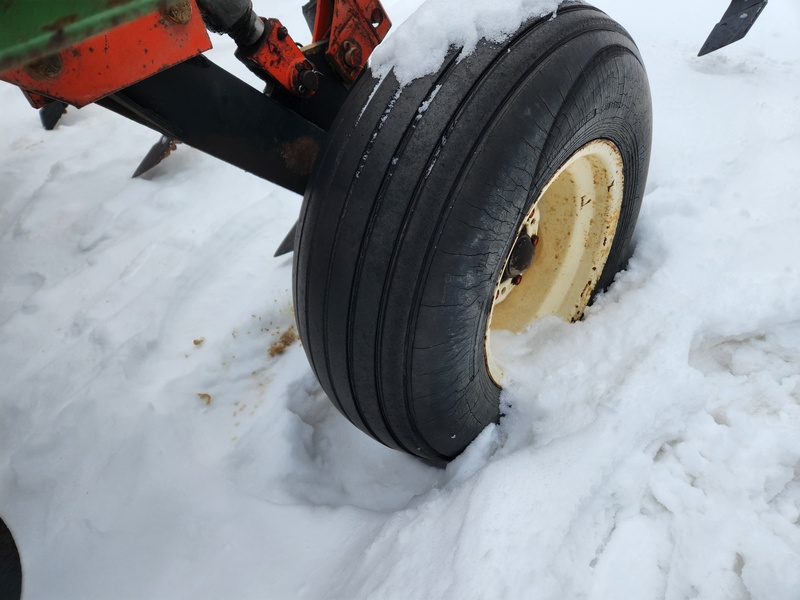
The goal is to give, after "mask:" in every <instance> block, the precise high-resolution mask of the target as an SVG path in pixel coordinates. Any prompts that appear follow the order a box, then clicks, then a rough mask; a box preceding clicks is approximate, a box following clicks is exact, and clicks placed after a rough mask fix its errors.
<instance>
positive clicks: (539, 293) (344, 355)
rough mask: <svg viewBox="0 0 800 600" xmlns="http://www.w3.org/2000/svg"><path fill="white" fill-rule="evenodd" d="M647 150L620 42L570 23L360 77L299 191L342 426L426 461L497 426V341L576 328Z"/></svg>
mask: <svg viewBox="0 0 800 600" xmlns="http://www.w3.org/2000/svg"><path fill="white" fill-rule="evenodd" d="M650 144H651V105H650V94H649V88H648V83H647V76H646V74H645V71H644V68H643V66H642V61H641V58H640V56H639V53H638V50H637V48H636V46H635V44H634V43H633V41H632V40H631V39H630V36H629V35H628V34H627V32H626V31H625V30H624V29H623V28H622V27H620V26H619V25H618V24H617V23H615V22H614V21H613V20H612V19H610V18H609V17H608V16H606V15H605V14H604V13H602V12H601V11H599V10H597V9H595V8H593V7H591V6H588V5H585V4H576V3H568V4H565V5H563V6H562V7H561V8H560V9H559V12H558V16H557V17H556V18H543V19H537V20H534V21H531V22H529V23H526V24H525V25H524V26H523V27H521V28H520V29H519V31H518V32H517V33H516V34H515V35H513V36H512V37H511V38H509V39H508V40H507V41H505V42H503V43H490V42H486V41H483V42H481V43H480V44H479V45H478V47H477V48H476V50H475V51H474V52H473V53H471V54H470V55H469V56H467V57H466V58H463V59H459V53H458V51H457V50H453V52H451V54H450V55H449V56H448V58H447V60H446V61H445V64H444V65H443V66H442V67H441V68H440V70H439V71H438V72H437V73H435V74H431V75H429V76H426V77H423V78H420V79H417V80H415V81H413V82H412V83H411V84H410V85H408V86H405V87H402V88H401V86H399V84H398V83H397V80H396V79H395V78H394V76H393V75H392V74H389V75H388V76H387V77H385V78H384V79H383V80H382V81H377V80H376V79H375V78H374V77H371V76H370V75H369V74H366V75H365V76H363V77H362V78H361V80H360V81H359V82H358V83H357V85H356V86H355V88H354V89H353V90H352V92H351V94H350V97H349V98H348V101H347V103H346V105H345V107H344V108H343V110H342V111H341V112H340V114H339V116H338V118H337V122H336V123H335V124H334V126H333V128H332V130H331V134H330V136H329V140H328V144H327V146H326V148H325V149H324V150H323V153H322V155H321V158H320V160H319V161H318V163H317V167H316V172H315V174H314V176H313V178H312V183H311V184H310V186H309V189H308V190H307V192H306V196H305V199H304V205H303V209H302V212H301V218H300V224H299V228H298V236H297V239H296V247H295V263H294V298H295V309H296V314H297V321H298V327H299V331H300V336H301V338H302V340H303V345H304V347H305V350H306V353H307V355H308V358H309V361H310V363H311V365H312V368H313V370H314V372H315V374H316V376H317V378H318V379H319V382H320V384H321V385H322V387H323V389H324V390H325V392H326V393H327V395H328V397H329V398H330V399H331V400H332V401H333V403H334V404H335V405H336V406H337V408H338V409H339V410H340V411H341V412H342V414H344V415H345V417H347V418H348V419H349V420H350V421H351V422H352V423H354V424H355V425H356V426H357V427H359V428H360V429H362V430H363V431H365V432H366V433H368V434H369V435H371V436H372V437H374V438H375V439H376V440H378V441H380V442H382V443H383V444H386V445H387V446H390V447H392V448H397V449H400V450H404V451H406V452H409V453H411V454H413V455H416V456H418V457H421V458H422V459H424V460H426V461H428V462H430V463H432V464H438V465H443V464H445V463H446V462H447V461H449V460H451V459H453V458H454V457H456V456H458V454H460V453H461V452H462V451H463V450H464V449H465V448H466V446H467V445H468V444H469V443H470V442H471V441H472V440H473V439H474V438H475V437H476V436H477V435H478V433H480V431H481V430H482V429H483V428H484V427H485V426H486V425H488V424H489V423H492V422H495V421H497V419H498V415H499V409H498V402H499V397H500V391H501V388H500V385H499V383H500V379H501V375H500V374H501V371H502V366H497V365H493V364H491V360H490V353H489V352H487V347H488V340H489V337H490V332H491V330H492V329H493V328H494V327H503V328H509V329H512V330H521V329H522V328H524V327H525V326H527V325H528V324H529V323H530V322H531V321H532V320H534V319H536V318H539V317H541V316H543V315H545V314H555V315H559V316H561V317H562V318H564V319H568V320H572V319H577V318H580V316H581V315H582V313H583V310H584V309H585V307H586V306H587V304H588V303H590V302H591V300H592V298H593V297H594V295H595V294H596V293H597V292H598V291H600V290H603V289H604V288H606V287H607V286H608V285H609V284H610V283H611V282H612V280H613V278H614V276H615V274H616V273H617V272H618V271H619V270H620V269H621V268H622V267H623V266H624V264H625V261H626V260H627V257H628V255H629V252H630V243H631V236H632V234H633V230H634V227H635V224H636V219H637V216H638V213H639V207H640V204H641V200H642V195H643V192H644V186H645V180H646V176H647V168H648V163H649V155H650Z"/></svg>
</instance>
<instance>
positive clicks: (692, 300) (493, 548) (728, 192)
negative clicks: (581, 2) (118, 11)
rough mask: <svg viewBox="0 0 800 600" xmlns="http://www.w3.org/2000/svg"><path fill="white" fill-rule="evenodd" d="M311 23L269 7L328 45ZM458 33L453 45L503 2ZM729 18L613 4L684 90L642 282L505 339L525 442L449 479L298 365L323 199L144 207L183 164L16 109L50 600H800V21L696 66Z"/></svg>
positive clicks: (507, 397)
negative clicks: (302, 293) (296, 259)
mask: <svg viewBox="0 0 800 600" xmlns="http://www.w3.org/2000/svg"><path fill="white" fill-rule="evenodd" d="M514 2H515V3H516V4H517V5H519V6H535V5H536V4H537V2H531V1H528V2H525V1H522V0H514ZM301 4H302V2H301V1H300V0H296V1H295V0H263V1H262V2H258V3H257V8H258V9H259V12H261V13H262V14H268V15H270V16H276V17H279V18H281V19H282V20H283V21H284V23H286V24H287V25H288V26H289V27H290V29H291V30H292V31H293V32H303V33H304V32H305V31H306V30H305V29H304V27H305V26H304V23H303V20H302V17H301V13H300V5H301ZM420 4H421V1H420V0H387V1H386V2H385V5H386V7H387V9H388V11H389V14H390V15H391V16H392V18H393V20H394V21H395V23H396V24H399V23H400V22H401V21H403V20H404V19H405V18H407V17H408V16H409V15H410V14H411V13H412V12H413V11H414V10H415V9H416V8H417V7H418V6H419V5H420ZM437 4H438V7H437V6H435V5H433V4H431V5H430V6H428V8H427V10H428V14H429V15H433V16H437V15H438V16H440V17H445V18H442V19H441V20H440V21H438V22H436V23H434V24H433V25H432V24H430V23H429V24H428V26H429V27H430V28H431V30H435V29H436V27H434V25H436V26H437V27H440V28H443V29H446V30H447V31H450V32H452V31H453V29H454V28H455V27H464V26H465V25H464V24H465V23H469V22H471V21H470V19H466V18H464V15H465V14H469V13H468V11H469V10H472V9H473V7H475V8H477V5H479V4H481V3H480V2H478V1H476V0H471V1H469V2H455V1H454V0H437ZM494 4H495V5H499V3H497V2H495V3H494ZM726 6H727V2H726V1H725V0H717V1H711V0H706V1H705V2H702V3H697V2H691V1H690V0H678V1H677V2H671V3H664V2H656V1H654V0H643V1H642V2H625V1H624V0H606V1H604V2H602V3H601V4H600V7H601V8H603V9H604V10H606V11H607V12H608V13H609V14H610V15H611V16H613V17H614V18H616V19H617V20H619V21H620V22H621V23H623V25H625V26H626V27H627V28H628V29H629V31H630V32H631V33H632V35H633V37H634V39H636V40H637V42H638V43H639V45H640V48H641V51H642V54H643V57H644V59H645V63H646V65H647V67H648V71H649V75H650V80H651V85H652V89H653V97H654V112H655V132H654V136H655V137H654V150H653V161H652V166H651V171H650V179H649V185H648V193H647V196H646V198H645V201H644V207H643V211H642V215H641V220H640V225H639V229H638V245H637V249H636V253H635V255H634V257H633V260H632V262H631V264H630V268H629V270H627V271H626V272H624V273H622V274H621V275H620V276H619V277H618V279H617V281H616V283H615V284H614V285H613V286H612V287H611V289H610V290H609V291H608V293H607V294H605V295H604V296H603V297H602V298H601V299H600V300H599V301H598V302H597V303H596V304H595V305H594V306H593V307H592V308H591V309H590V310H589V311H588V315H587V318H586V320H585V321H584V322H581V323H577V324H572V325H569V324H565V323H562V322H559V321H555V320H553V321H551V320H547V321H544V322H541V323H539V324H537V325H536V326H534V327H533V328H532V330H530V331H529V332H527V333H525V334H524V335H520V336H517V337H513V338H512V337H509V338H508V339H506V340H505V344H506V345H505V354H506V355H507V365H508V366H507V368H506V372H507V375H508V382H507V384H506V391H505V392H504V402H505V403H506V404H507V409H506V412H507V414H508V416H507V417H506V418H505V419H504V420H503V421H502V422H501V424H500V425H499V426H497V427H491V428H489V429H488V430H486V431H485V432H484V433H483V434H482V435H481V437H480V438H479V439H478V440H477V441H476V442H475V443H474V444H473V445H472V446H471V447H470V448H469V449H468V450H467V452H466V453H465V454H464V455H463V456H461V457H460V458H459V459H457V460H456V461H455V462H454V463H453V464H451V465H450V466H449V467H448V468H447V469H446V470H443V471H440V470H436V469H433V468H430V467H427V466H425V465H423V464H421V463H420V462H418V461H416V460H414V459H412V458H410V457H407V456H404V455H402V454H400V453H397V452H394V451H392V450H389V449H386V448H384V447H382V446H380V445H379V444H377V443H376V442H373V441H372V440H370V439H369V438H367V437H366V436H365V435H363V434H362V433H361V432H359V431H358V430H357V429H356V428H354V427H352V426H351V425H350V424H348V423H347V422H346V421H345V420H344V418H343V417H341V416H340V415H339V414H338V413H337V412H336V410H335V409H334V408H333V407H332V406H331V405H330V404H329V403H328V401H327V400H326V398H325V397H324V395H323V393H322V392H321V390H320V388H319V386H318V385H317V383H316V382H315V380H314V378H313V376H312V374H311V372H310V370H309V368H308V366H307V363H306V359H305V356H304V354H303V350H302V348H301V347H300V345H299V344H298V343H292V340H293V335H292V332H293V329H292V328H293V315H292V306H291V297H290V291H289V290H290V282H291V259H290V258H288V257H284V258H280V259H274V258H272V254H273V251H274V249H275V248H276V246H277V244H278V243H279V242H280V240H281V239H282V238H283V235H284V234H285V233H286V231H288V229H289V227H290V226H291V224H292V223H293V222H294V219H295V218H296V215H297V213H298V209H299V204H300V198H299V197H297V196H295V195H292V194H290V193H287V192H284V191H282V190H280V189H278V188H275V187H273V186H271V185H269V184H267V183H265V182H263V181H260V180H258V179H257V178H255V177H252V176H250V175H247V174H245V173H243V172H241V171H239V170H237V169H235V168H232V167H229V166H227V165H225V164H222V163H219V162H217V161H215V160H214V159H212V158H209V157H206V156H204V155H202V154H200V153H198V152H196V151H194V150H192V149H190V148H186V147H180V148H179V150H178V151H177V152H175V153H174V154H173V156H171V157H170V158H169V159H168V160H167V161H165V162H164V163H163V164H162V165H161V166H159V167H158V168H156V169H154V170H153V171H151V172H150V173H149V174H148V175H147V176H145V177H144V178H141V179H138V180H132V179H130V174H131V172H132V171H133V169H134V168H135V166H136V165H137V164H138V161H139V160H140V159H141V158H142V156H143V154H144V153H145V152H146V150H147V149H148V148H149V147H150V145H151V144H152V143H153V142H155V140H156V139H157V137H158V136H157V135H156V134H154V133H152V132H150V131H147V130H144V129H142V128H140V127H138V126H136V125H133V124H132V123H129V122H127V121H125V120H124V119H121V118H118V117H116V116H114V115H112V114H110V113H106V112H104V111H103V110H102V109H100V108H96V107H88V108H85V109H83V110H80V111H77V110H74V109H71V110H70V111H69V112H68V113H67V115H66V116H65V117H64V119H63V120H62V122H61V124H60V125H59V127H58V128H57V129H56V130H55V131H53V132H45V131H42V130H41V128H40V127H39V124H38V117H37V115H36V113H35V111H33V110H31V109H30V108H28V106H27V104H26V103H25V101H24V100H23V98H22V97H21V95H20V94H19V92H18V91H17V90H15V89H14V88H12V87H11V86H8V85H4V84H0V106H2V110H0V370H1V376H0V515H2V517H3V519H4V520H5V521H6V523H7V524H8V525H9V527H10V528H11V529H12V531H13V532H14V534H15V536H16V539H17V542H18V544H19V546H20V550H21V553H22V561H23V568H24V571H25V590H24V597H25V598H26V600H34V599H53V598H76V599H77V598H82V599H91V598H98V599H103V598H106V599H111V598H137V599H138V598H170V599H171V598H192V599H198V598H209V599H216V598H241V599H250V598H270V599H283V598H343V599H344V598H420V599H421V598H425V599H427V598H536V599H554V600H556V599H570V598H592V599H597V600H606V599H635V600H645V599H651V598H652V599H655V598H669V599H687V598H701V599H719V600H733V599H740V598H741V599H745V598H753V599H759V600H797V599H798V598H800V266H799V265H798V255H799V254H800V191H798V186H797V183H796V182H797V181H798V179H799V178H800V43H798V42H797V32H798V31H799V30H800V5H798V3H797V2H796V1H795V0H776V1H775V2H772V3H770V5H769V6H768V7H767V8H766V10H765V12H764V14H763V16H762V17H761V18H760V20H759V21H758V22H757V23H756V25H755V27H754V28H753V30H752V31H751V33H750V34H749V35H748V37H746V38H745V39H744V40H743V41H741V42H739V43H737V44H735V45H733V46H730V47H728V48H726V49H724V50H722V51H720V52H718V53H715V54H712V55H710V56H707V57H704V58H696V57H695V55H696V53H697V50H698V49H699V47H700V45H701V44H702V42H703V41H704V39H705V37H706V35H707V34H708V33H709V32H710V30H711V28H712V26H713V25H714V24H715V23H716V22H717V20H718V19H719V17H720V16H721V14H722V12H723V11H724V9H725V8H726ZM444 9H450V10H453V11H458V16H459V18H457V19H456V18H453V19H448V18H446V16H445V15H443V11H444ZM465 11H466V12H465ZM473 14H474V13H473ZM448 27H449V29H448ZM298 37H300V38H301V39H302V37H301V35H298ZM464 39H467V38H464ZM214 41H215V43H216V44H217V48H216V49H215V50H214V52H213V53H212V59H213V60H216V61H217V62H220V63H222V64H224V65H225V66H227V67H228V68H230V69H232V70H235V71H236V72H237V73H238V74H240V75H241V76H245V77H246V76H247V74H246V72H245V70H244V68H243V67H241V66H240V65H238V63H237V61H236V60H235V59H234V58H233V56H232V48H231V44H229V43H226V41H225V40H224V39H222V38H215V40H214ZM287 332H288V333H287ZM284 350H285V351H284ZM280 351H283V352H282V353H280Z"/></svg>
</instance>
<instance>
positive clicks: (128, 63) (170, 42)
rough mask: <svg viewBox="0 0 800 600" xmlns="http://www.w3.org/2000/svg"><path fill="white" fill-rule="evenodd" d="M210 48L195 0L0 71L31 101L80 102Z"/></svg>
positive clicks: (101, 94)
mask: <svg viewBox="0 0 800 600" xmlns="http://www.w3.org/2000/svg"><path fill="white" fill-rule="evenodd" d="M210 48H211V40H210V39H209V37H208V33H207V32H206V28H205V25H204V24H203V20H202V18H201V16H200V11H199V10H198V9H197V5H196V4H195V1H194V0H184V1H182V2H179V3H178V4H175V5H173V6H170V7H168V8H166V9H163V10H158V11H155V12H153V13H151V14H149V15H147V16H145V17H141V18H139V19H137V20H135V21H132V22H130V23H127V24H125V25H121V26H119V27H116V28H114V29H111V30H109V31H108V32H106V33H104V34H100V35H96V36H94V37H91V38H89V39H87V40H86V41H84V42H81V43H79V44H76V45H75V46H72V47H70V48H67V49H65V50H62V51H60V52H58V53H56V54H52V55H50V56H48V57H46V58H44V59H41V60H38V61H35V62H33V63H30V64H28V65H26V66H24V67H21V68H17V69H12V70H10V71H6V72H4V73H1V74H0V79H3V80H5V81H8V82H9V83H13V84H14V85H17V86H19V87H20V88H22V89H23V90H24V91H25V92H26V94H25V95H26V96H27V97H28V99H29V101H30V102H31V105H32V106H34V108H39V107H41V106H42V105H43V103H45V104H46V103H47V101H48V99H55V100H61V101H62V102H66V103H67V104H72V105H74V106H77V107H81V106H85V105H87V104H90V103H92V102H94V101H96V100H99V99H100V98H103V97H105V96H107V95H109V94H112V93H114V92H116V91H118V90H121V89H123V88H126V87H128V86H130V85H132V84H133V83H136V82H138V81H141V80H143V79H145V78H147V77H150V76H151V75H154V74H155V73H159V72H161V71H163V70H164V69H167V68H169V67H172V66H174V65H176V64H178V63H180V62H183V61H184V60H186V59H189V58H191V57H193V56H197V55H198V54H201V53H203V52H205V51H206V50H208V49H210Z"/></svg>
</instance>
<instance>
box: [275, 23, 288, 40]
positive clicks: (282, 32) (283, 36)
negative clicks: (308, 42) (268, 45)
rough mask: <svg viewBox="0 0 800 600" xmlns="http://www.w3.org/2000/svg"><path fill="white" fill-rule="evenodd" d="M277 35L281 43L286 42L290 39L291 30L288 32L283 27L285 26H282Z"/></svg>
mask: <svg viewBox="0 0 800 600" xmlns="http://www.w3.org/2000/svg"><path fill="white" fill-rule="evenodd" d="M277 35H278V39H279V40H280V41H283V40H285V39H286V38H287V37H289V30H288V29H286V27H283V26H281V27H278V32H277Z"/></svg>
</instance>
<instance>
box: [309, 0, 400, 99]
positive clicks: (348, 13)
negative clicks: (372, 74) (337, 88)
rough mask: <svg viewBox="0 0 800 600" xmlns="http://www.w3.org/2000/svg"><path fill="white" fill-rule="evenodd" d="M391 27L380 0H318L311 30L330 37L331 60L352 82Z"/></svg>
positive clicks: (320, 36) (315, 35) (316, 36)
mask: <svg viewBox="0 0 800 600" xmlns="http://www.w3.org/2000/svg"><path fill="white" fill-rule="evenodd" d="M391 27H392V22H391V21H390V20H389V17H388V16H387V14H386V11H385V10H384V8H383V5H381V3H380V1H379V0H318V1H317V14H316V17H315V20H314V29H313V32H312V34H313V40H314V42H318V41H321V40H323V39H326V38H327V39H329V45H328V50H327V52H326V55H327V58H328V62H329V63H330V64H331V66H333V68H334V69H335V70H336V72H337V73H339V75H340V76H341V77H342V78H343V79H344V80H345V81H347V82H348V83H352V82H353V81H355V80H356V78H357V77H358V76H359V74H360V73H361V70H362V69H363V68H364V65H366V64H367V60H368V59H369V57H370V55H371V54H372V52H373V51H374V50H375V48H377V46H378V44H380V43H381V42H382V41H383V39H384V38H385V37H386V34H387V33H389V29H390V28H391Z"/></svg>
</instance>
